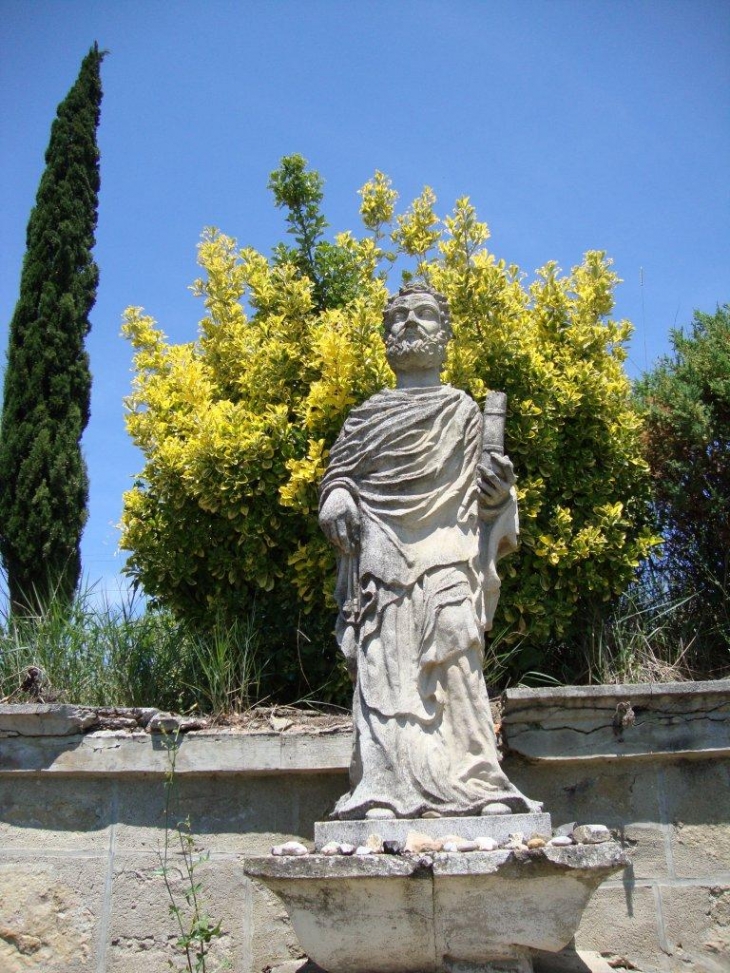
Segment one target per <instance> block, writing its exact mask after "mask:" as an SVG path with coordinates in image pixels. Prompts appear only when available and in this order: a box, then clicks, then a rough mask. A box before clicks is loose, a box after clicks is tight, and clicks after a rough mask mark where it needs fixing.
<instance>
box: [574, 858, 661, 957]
mask: <svg viewBox="0 0 730 973" xmlns="http://www.w3.org/2000/svg"><path fill="white" fill-rule="evenodd" d="M597 847H598V848H600V847H602V846H601V845H598V846H597ZM604 847H605V846H604ZM566 850H568V849H566ZM575 945H576V947H577V948H578V949H583V950H594V951H596V952H598V953H601V954H602V955H604V956H613V957H615V959H616V965H617V966H619V965H623V966H626V967H628V969H631V966H632V965H633V966H634V967H635V968H636V969H638V970H642V971H646V973H668V971H669V969H670V967H669V966H668V963H667V958H666V954H665V952H664V951H663V950H662V940H661V936H660V925H659V921H658V916H657V911H656V899H655V894H654V890H653V889H652V888H650V887H647V886H641V885H634V884H633V883H632V882H626V883H625V884H624V885H617V884H616V883H615V882H612V883H611V884H610V885H609V884H608V883H607V884H605V885H602V886H601V887H600V888H598V889H597V890H596V891H595V892H594V894H593V895H592V897H591V898H590V900H589V902H588V905H587V906H586V909H585V912H584V913H583V920H582V922H581V924H580V926H579V928H578V932H577V933H576V936H575ZM622 959H623V960H624V962H623V963H622V964H621V963H620V961H621V960H622Z"/></svg>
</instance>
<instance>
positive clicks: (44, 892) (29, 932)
mask: <svg viewBox="0 0 730 973" xmlns="http://www.w3.org/2000/svg"><path fill="white" fill-rule="evenodd" d="M106 873H107V869H106V859H96V858H70V857H65V858H55V859H50V858H40V857H36V858H34V859H33V861H32V863H31V862H30V861H28V860H27V859H25V858H15V857H14V858H10V857H8V858H3V859H0V969H1V970H2V971H3V973H89V971H90V970H94V969H96V967H97V956H96V954H97V949H98V941H99V934H100V917H101V915H102V910H103V901H104V887H105V881H106Z"/></svg>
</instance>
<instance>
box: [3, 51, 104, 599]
mask: <svg viewBox="0 0 730 973" xmlns="http://www.w3.org/2000/svg"><path fill="white" fill-rule="evenodd" d="M103 57H104V53H103V52H101V51H99V49H98V47H97V46H96V45H94V47H93V48H92V49H91V50H90V51H89V53H88V54H87V55H86V57H85V58H84V60H83V62H82V65H81V70H80V72H79V76H78V79H77V80H76V83H75V84H74V86H73V87H72V88H71V90H70V92H69V93H68V95H67V96H66V98H65V99H64V101H62V102H61V104H60V105H59V107H58V115H57V118H56V120H55V121H54V123H53V127H52V129H51V138H50V142H49V145H48V149H47V151H46V168H45V171H44V173H43V176H42V178H41V182H40V186H39V188H38V194H37V197H36V205H35V207H34V209H33V211H32V213H31V216H30V220H29V223H28V230H27V251H26V255H25V259H24V261H23V270H22V275H21V281H20V297H19V300H18V303H17V305H16V308H15V313H14V315H13V319H12V322H11V325H10V342H9V349H8V365H7V371H6V374H5V386H4V398H3V413H2V427H1V429H0V555H1V556H2V562H3V565H4V567H5V569H6V571H7V573H8V580H9V587H10V597H11V602H12V604H13V606H14V607H15V608H16V609H18V610H23V611H25V610H27V611H30V612H33V611H37V610H38V609H39V607H40V606H42V605H43V604H45V603H48V602H49V601H50V600H51V599H52V598H54V597H55V599H56V600H57V601H58V600H61V601H64V600H65V601H66V602H67V603H68V602H70V601H71V598H72V596H73V592H74V591H75V589H76V586H77V584H78V580H79V574H80V555H79V543H80V539H81V532H82V530H83V526H84V523H85V521H86V515H87V513H86V503H87V495H88V484H87V476H86V467H85V464H84V461H83V458H82V455H81V449H80V445H79V443H80V439H81V434H82V432H83V430H84V428H85V426H86V424H87V422H88V419H89V396H90V391H91V375H90V372H89V364H88V359H87V355H86V352H85V351H84V339H85V337H86V335H87V334H88V331H89V327H90V325H89V313H90V312H91V308H92V307H93V305H94V301H95V299H96V286H97V281H98V272H97V268H96V264H95V263H94V261H93V259H92V256H91V249H92V247H93V245H94V230H95V228H96V218H97V194H98V190H99V153H98V150H97V147H96V129H97V126H98V123H99V112H100V105H101V95H102V92H101V80H100V75H99V72H100V67H101V62H102V59H103Z"/></svg>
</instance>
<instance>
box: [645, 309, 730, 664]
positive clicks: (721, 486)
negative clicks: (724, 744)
mask: <svg viewBox="0 0 730 973" xmlns="http://www.w3.org/2000/svg"><path fill="white" fill-rule="evenodd" d="M672 346H673V354H672V355H671V356H666V357H665V358H663V359H662V360H661V361H660V362H659V364H658V365H657V366H656V368H654V369H653V371H651V372H649V373H648V374H647V375H645V376H644V377H643V378H642V380H641V381H640V382H639V383H638V384H637V387H636V396H637V401H638V403H639V406H640V408H641V409H642V410H643V412H644V413H645V416H646V433H645V442H646V456H647V458H648V460H649V464H650V467H651V472H652V477H653V480H654V500H655V506H656V512H657V518H658V521H659V525H660V527H661V530H662V532H663V534H664V544H663V548H662V551H661V553H660V554H659V555H658V556H657V558H656V559H655V560H656V564H657V567H658V569H659V571H660V572H661V575H662V577H663V579H664V581H665V583H666V585H667V587H668V590H669V592H670V595H671V597H674V598H686V597H691V598H692V599H693V600H692V605H693V606H694V607H693V608H692V615H693V616H694V619H695V625H696V627H697V631H698V633H700V638H701V639H702V640H704V641H705V642H706V643H707V647H708V649H711V648H712V646H715V647H716V649H717V652H718V655H717V661H718V664H724V665H727V663H728V662H729V661H730V659H728V655H727V653H728V649H730V607H729V606H730V306H728V305H727V304H726V305H724V306H723V307H718V309H717V311H716V313H715V314H703V313H700V312H699V311H698V312H695V316H694V320H693V322H692V327H691V330H690V332H689V333H688V334H686V333H685V332H684V331H683V330H682V329H680V330H675V331H673V332H672Z"/></svg>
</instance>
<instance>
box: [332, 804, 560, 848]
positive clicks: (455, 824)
mask: <svg viewBox="0 0 730 973" xmlns="http://www.w3.org/2000/svg"><path fill="white" fill-rule="evenodd" d="M376 831H377V833H378V834H379V835H380V836H381V838H383V840H385V841H399V842H401V844H405V841H406V839H407V838H408V834H409V832H411V831H415V832H419V833H420V834H423V835H427V836H428V837H430V838H445V837H447V836H458V837H459V838H464V839H467V838H468V839H470V840H474V839H476V838H485V837H489V838H494V839H495V841H497V842H500V841H502V840H504V839H505V838H507V837H508V836H509V835H510V834H511V833H512V832H514V831H522V832H523V833H524V834H528V835H531V834H535V833H538V834H544V835H547V836H549V835H550V834H551V833H552V831H551V824H550V815H549V814H545V813H539V814H538V813H533V814H497V815H489V816H487V817H481V816H479V817H460V818H453V817H444V818H395V819H393V820H390V821H375V822H374V821H317V823H316V824H315V826H314V843H315V846H316V847H317V848H321V847H322V845H324V844H326V843H327V842H328V841H348V842H350V843H352V844H356V845H362V844H366V843H367V839H368V837H369V835H371V834H373V833H374V832H376Z"/></svg>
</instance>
